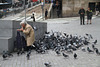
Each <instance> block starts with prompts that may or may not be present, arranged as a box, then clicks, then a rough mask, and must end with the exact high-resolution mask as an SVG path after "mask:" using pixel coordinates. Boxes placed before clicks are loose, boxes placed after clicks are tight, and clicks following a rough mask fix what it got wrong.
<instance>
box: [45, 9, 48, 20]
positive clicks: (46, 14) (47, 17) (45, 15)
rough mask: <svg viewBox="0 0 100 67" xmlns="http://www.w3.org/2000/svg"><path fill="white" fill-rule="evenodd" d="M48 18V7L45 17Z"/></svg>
mask: <svg viewBox="0 0 100 67" xmlns="http://www.w3.org/2000/svg"><path fill="white" fill-rule="evenodd" d="M47 18H48V10H47V9H46V10H45V19H47Z"/></svg>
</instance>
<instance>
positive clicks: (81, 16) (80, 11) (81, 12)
mask: <svg viewBox="0 0 100 67" xmlns="http://www.w3.org/2000/svg"><path fill="white" fill-rule="evenodd" d="M79 14H80V24H81V25H82V24H83V25H85V23H84V17H85V10H84V8H81V9H80V10H79Z"/></svg>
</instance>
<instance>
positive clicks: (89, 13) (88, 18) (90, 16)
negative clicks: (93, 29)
mask: <svg viewBox="0 0 100 67" xmlns="http://www.w3.org/2000/svg"><path fill="white" fill-rule="evenodd" d="M86 13H87V24H88V21H89V20H90V24H91V19H92V15H93V13H92V10H90V8H88V10H87V11H86Z"/></svg>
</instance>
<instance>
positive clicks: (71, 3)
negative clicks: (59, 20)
mask: <svg viewBox="0 0 100 67" xmlns="http://www.w3.org/2000/svg"><path fill="white" fill-rule="evenodd" d="M97 3H98V4H99V5H100V0H62V16H63V17H66V16H78V11H79V9H80V8H81V7H83V8H84V9H85V10H87V8H88V7H90V9H92V11H93V12H95V6H96V4H97Z"/></svg>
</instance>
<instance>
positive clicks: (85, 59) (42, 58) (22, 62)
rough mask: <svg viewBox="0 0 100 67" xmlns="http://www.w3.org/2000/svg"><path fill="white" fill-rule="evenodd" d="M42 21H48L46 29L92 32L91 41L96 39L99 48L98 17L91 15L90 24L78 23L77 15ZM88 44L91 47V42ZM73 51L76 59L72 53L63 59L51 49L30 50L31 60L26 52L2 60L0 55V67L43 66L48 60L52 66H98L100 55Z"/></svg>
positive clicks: (78, 32) (79, 33) (99, 66)
mask: <svg viewBox="0 0 100 67" xmlns="http://www.w3.org/2000/svg"><path fill="white" fill-rule="evenodd" d="M44 22H48V31H51V30H54V31H59V32H66V33H68V34H78V35H81V36H83V35H85V33H89V34H92V36H93V37H94V39H93V40H91V41H94V40H95V39H97V40H98V43H97V45H96V47H97V48H98V49H99V50H100V45H99V44H100V35H99V34H100V26H99V25H100V17H93V20H92V25H90V24H88V25H87V24H86V25H80V24H79V17H71V18H62V19H61V18H59V19H48V20H45V21H44ZM89 46H90V47H91V44H90V45H89ZM86 47H87V46H85V48H86ZM74 53H77V54H78V59H76V60H75V59H74V58H73V54H68V55H69V58H68V59H67V58H66V59H65V58H64V57H63V56H62V55H60V56H57V55H56V53H55V52H54V51H52V50H49V51H48V52H47V53H46V54H37V53H36V52H35V51H32V54H31V60H27V59H26V54H25V55H24V54H23V55H21V56H17V54H16V53H14V57H12V58H9V59H8V60H5V61H3V59H2V57H1V55H0V64H1V67H45V66H44V63H45V62H48V61H49V62H51V65H52V67H100V56H97V55H96V54H95V53H93V54H91V53H90V54H89V53H88V52H82V51H81V50H77V51H75V52H74Z"/></svg>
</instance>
